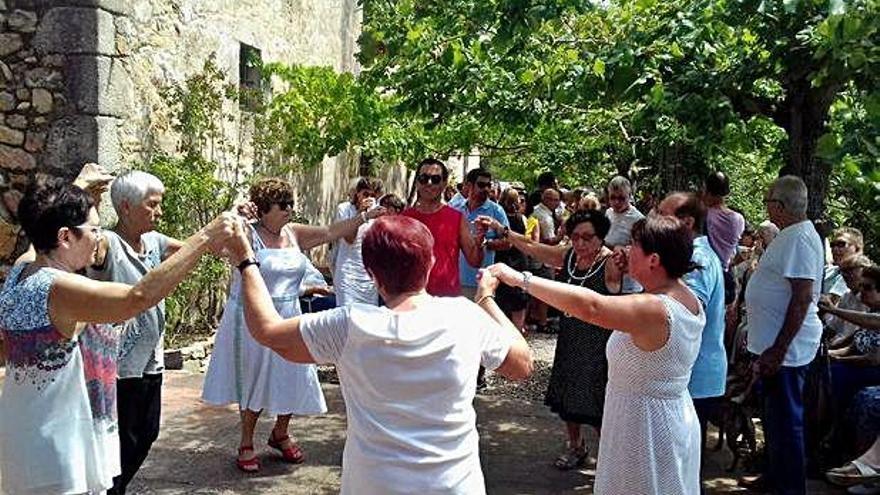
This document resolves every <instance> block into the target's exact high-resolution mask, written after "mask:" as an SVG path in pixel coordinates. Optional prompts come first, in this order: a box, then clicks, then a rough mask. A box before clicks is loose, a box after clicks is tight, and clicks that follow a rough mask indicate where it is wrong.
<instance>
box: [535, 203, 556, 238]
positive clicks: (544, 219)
mask: <svg viewBox="0 0 880 495" xmlns="http://www.w3.org/2000/svg"><path fill="white" fill-rule="evenodd" d="M532 216H533V217H535V218H537V219H538V225H539V226H540V227H541V240H542V241H546V240H548V239H552V238H553V237H554V236H555V235H556V227H557V225H556V222H555V221H554V220H553V212H552V211H550V208H547V206H545V205H544V203H540V204H538V205H537V206H535V210H534V211H533V212H532Z"/></svg>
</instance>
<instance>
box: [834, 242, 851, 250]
mask: <svg viewBox="0 0 880 495" xmlns="http://www.w3.org/2000/svg"><path fill="white" fill-rule="evenodd" d="M847 246H849V243H848V242H846V241H834V242H832V243H831V248H832V249H833V248H845V247H847Z"/></svg>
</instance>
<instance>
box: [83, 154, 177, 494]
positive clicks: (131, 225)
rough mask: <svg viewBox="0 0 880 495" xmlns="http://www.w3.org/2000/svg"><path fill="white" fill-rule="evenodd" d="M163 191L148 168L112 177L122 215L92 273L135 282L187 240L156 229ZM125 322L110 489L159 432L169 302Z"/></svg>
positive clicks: (125, 478)
mask: <svg viewBox="0 0 880 495" xmlns="http://www.w3.org/2000/svg"><path fill="white" fill-rule="evenodd" d="M164 193H165V186H164V185H162V182H161V181H160V180H159V179H158V178H157V177H156V176H154V175H151V174H148V173H146V172H140V171H132V172H128V173H126V174H124V175H121V176H119V177H117V178H116V180H114V181H113V184H112V185H111V187H110V200H111V201H112V202H113V208H114V209H115V210H116V214H117V216H118V217H119V221H118V223H117V224H116V226H115V227H114V228H113V229H112V230H105V231H104V236H103V238H102V240H101V242H100V243H99V244H98V254H97V255H96V257H95V265H94V266H92V267H91V268H90V269H89V273H88V275H89V277H90V278H93V279H96V280H104V281H111V282H121V283H126V284H135V283H137V282H138V281H139V280H140V279H141V278H143V277H144V276H145V275H146V274H147V272H149V271H150V270H152V269H154V268H155V267H157V266H158V265H159V264H160V263H161V262H162V260H164V259H166V258H168V257H169V256H171V255H172V254H174V253H175V252H176V251H177V250H178V249H180V247H181V246H183V244H182V243H181V242H180V241H178V240H175V239H172V238H170V237H167V236H165V235H163V234H160V233H158V232H156V231H155V228H156V223H157V222H158V221H159V219H160V218H161V217H162V196H163V195H164ZM123 325H124V327H125V328H124V329H123V331H122V333H121V335H120V342H119V357H118V365H119V368H118V371H117V373H118V376H117V381H116V393H117V412H118V419H119V440H120V442H119V443H120V456H121V461H122V474H120V475H119V476H117V477H116V478H114V479H113V488H112V489H111V490H109V491H108V493H110V494H124V493H125V489H126V486H127V485H128V483H129V482H130V481H131V479H132V478H133V477H134V475H135V473H137V471H138V469H139V468H140V466H141V464H143V462H144V460H145V459H146V458H147V454H148V453H149V451H150V447H151V446H152V444H153V442H154V441H155V440H156V438H157V437H158V436H159V418H160V410H161V404H162V394H161V390H162V372H163V370H164V369H165V363H164V360H163V356H164V347H163V340H164V339H163V336H164V330H165V302H164V301H162V302H160V303H159V304H158V305H156V306H154V307H152V308H150V309H148V310H146V311H144V312H143V313H141V314H139V315H138V316H137V317H135V318H132V319H131V320H128V321H126V322H124V323H123Z"/></svg>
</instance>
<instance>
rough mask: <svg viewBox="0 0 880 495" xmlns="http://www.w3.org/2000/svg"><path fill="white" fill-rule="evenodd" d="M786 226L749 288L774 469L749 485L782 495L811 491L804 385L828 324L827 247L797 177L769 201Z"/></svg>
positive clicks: (781, 183)
mask: <svg viewBox="0 0 880 495" xmlns="http://www.w3.org/2000/svg"><path fill="white" fill-rule="evenodd" d="M764 203H765V204H766V206H767V213H768V215H769V217H770V220H771V221H772V222H773V223H774V224H775V225H777V226H778V227H779V228H780V231H779V234H778V235H777V236H776V239H774V241H773V243H772V244H770V245H769V246H768V247H767V250H766V251H765V252H764V255H763V256H762V257H761V260H760V261H759V262H758V266H757V268H756V269H755V273H754V274H753V275H752V278H751V280H750V281H749V283H748V285H747V286H746V294H745V302H746V312H747V314H748V349H749V352H751V353H753V354H755V355H757V356H758V357H757V360H756V361H755V364H754V372H755V373H756V374H758V375H759V376H760V377H761V380H762V383H763V391H764V415H765V417H764V423H763V425H764V438H765V440H766V450H767V459H768V464H767V466H766V470H765V472H764V475H763V476H762V477H761V478H759V479H758V480H752V481H751V482H746V483H744V484H746V485H751V486H752V487H756V486H755V484H756V483H757V485H758V486H757V487H756V488H766V489H768V490H770V491H773V492H774V493H780V494H804V493H806V477H807V475H806V459H805V457H806V456H805V447H804V404H803V392H804V379H805V377H806V373H807V366H808V365H809V364H810V362H811V361H812V360H813V359H814V358H815V357H816V351H817V349H818V348H819V339H820V337H821V335H822V322H821V321H820V320H819V317H818V314H817V312H818V308H817V306H816V304H817V302H818V300H819V293H820V291H821V288H822V276H823V269H824V249H823V246H822V241H821V239H820V238H819V234H818V232H816V228H815V227H814V226H813V224H812V223H811V222H810V221H809V220H808V219H807V186H806V185H805V184H804V182H803V181H802V180H801V179H800V178H798V177H795V176H793V175H786V176H783V177H780V178H778V179H776V181H775V182H774V183H773V185H772V186H770V189H769V191H768V192H767V195H766V197H765V199H764Z"/></svg>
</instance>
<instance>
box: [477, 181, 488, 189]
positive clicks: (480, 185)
mask: <svg viewBox="0 0 880 495" xmlns="http://www.w3.org/2000/svg"><path fill="white" fill-rule="evenodd" d="M474 185H475V186H477V189H486V188H488V187H491V186H492V183H491V182H480V181H477V182H474Z"/></svg>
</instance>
